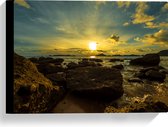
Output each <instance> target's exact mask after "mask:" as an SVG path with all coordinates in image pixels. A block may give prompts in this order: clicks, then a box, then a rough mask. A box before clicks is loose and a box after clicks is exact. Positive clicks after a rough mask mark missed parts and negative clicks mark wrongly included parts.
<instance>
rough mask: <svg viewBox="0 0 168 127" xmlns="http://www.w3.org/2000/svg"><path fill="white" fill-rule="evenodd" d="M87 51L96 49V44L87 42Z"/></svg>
mask: <svg viewBox="0 0 168 127" xmlns="http://www.w3.org/2000/svg"><path fill="white" fill-rule="evenodd" d="M89 49H90V50H92V51H94V50H96V49H97V43H96V42H89Z"/></svg>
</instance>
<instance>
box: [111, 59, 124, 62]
mask: <svg viewBox="0 0 168 127" xmlns="http://www.w3.org/2000/svg"><path fill="white" fill-rule="evenodd" d="M117 61H119V62H123V61H124V60H123V59H117V58H113V59H110V60H109V62H117Z"/></svg>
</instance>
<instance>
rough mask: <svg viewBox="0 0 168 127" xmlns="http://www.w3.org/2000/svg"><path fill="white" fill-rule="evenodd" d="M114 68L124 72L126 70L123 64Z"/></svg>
mask: <svg viewBox="0 0 168 127" xmlns="http://www.w3.org/2000/svg"><path fill="white" fill-rule="evenodd" d="M112 68H115V69H119V70H122V69H124V66H123V65H122V64H120V65H115V66H112Z"/></svg>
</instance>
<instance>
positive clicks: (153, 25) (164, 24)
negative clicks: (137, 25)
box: [145, 22, 168, 29]
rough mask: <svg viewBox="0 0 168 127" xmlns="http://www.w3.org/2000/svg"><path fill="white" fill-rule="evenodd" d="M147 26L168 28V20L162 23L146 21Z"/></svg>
mask: <svg viewBox="0 0 168 127" xmlns="http://www.w3.org/2000/svg"><path fill="white" fill-rule="evenodd" d="M145 28H150V29H154V28H168V23H167V22H161V23H153V22H146V23H145Z"/></svg>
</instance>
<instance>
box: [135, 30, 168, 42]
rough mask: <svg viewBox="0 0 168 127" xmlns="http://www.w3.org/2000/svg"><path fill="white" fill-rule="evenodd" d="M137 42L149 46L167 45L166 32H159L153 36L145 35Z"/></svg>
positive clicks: (167, 32) (167, 36)
mask: <svg viewBox="0 0 168 127" xmlns="http://www.w3.org/2000/svg"><path fill="white" fill-rule="evenodd" d="M138 41H141V42H145V43H149V44H159V45H164V44H168V30H163V29H162V30H159V31H158V32H156V33H154V34H146V35H145V36H144V37H143V38H141V39H139V40H138Z"/></svg>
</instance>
